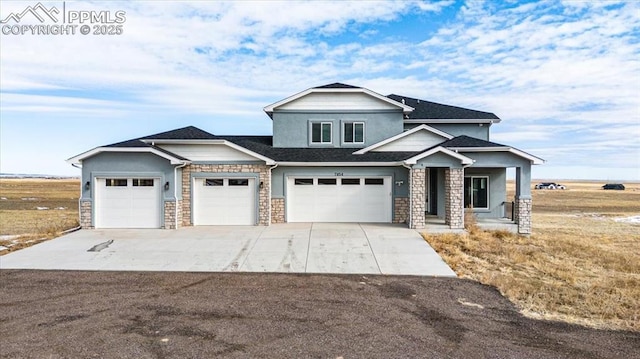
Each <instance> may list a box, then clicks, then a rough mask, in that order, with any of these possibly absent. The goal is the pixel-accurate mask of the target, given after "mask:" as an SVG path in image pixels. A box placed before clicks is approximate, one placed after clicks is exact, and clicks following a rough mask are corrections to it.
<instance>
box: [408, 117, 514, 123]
mask: <svg viewBox="0 0 640 359" xmlns="http://www.w3.org/2000/svg"><path fill="white" fill-rule="evenodd" d="M425 122H438V123H500V122H502V120H501V119H499V118H497V119H491V118H409V119H405V120H404V123H425Z"/></svg>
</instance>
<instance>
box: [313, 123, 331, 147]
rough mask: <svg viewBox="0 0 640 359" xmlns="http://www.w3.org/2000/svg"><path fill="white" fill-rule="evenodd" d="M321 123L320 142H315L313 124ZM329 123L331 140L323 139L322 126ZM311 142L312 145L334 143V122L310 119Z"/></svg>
mask: <svg viewBox="0 0 640 359" xmlns="http://www.w3.org/2000/svg"><path fill="white" fill-rule="evenodd" d="M316 123H319V124H320V142H313V125H314V124H316ZM325 124H328V125H329V128H330V129H331V130H330V131H329V142H324V141H322V127H323V126H324V125H325ZM309 143H310V144H312V145H331V144H333V122H331V121H314V120H311V121H309Z"/></svg>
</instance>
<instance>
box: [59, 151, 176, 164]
mask: <svg viewBox="0 0 640 359" xmlns="http://www.w3.org/2000/svg"><path fill="white" fill-rule="evenodd" d="M103 152H129V153H152V154H154V155H156V156H159V157H162V158H164V159H167V160H169V162H171V164H172V165H180V164H183V163H189V161H185V160H182V159H179V158H176V157H173V156H171V155H169V154H168V153H164V152H162V151H159V150H157V149H155V148H153V147H96V148H94V149H92V150H89V151H87V152H84V153H81V154H79V155H77V156H75V157H71V158H69V159H68V160H67V161H66V162H67V163H70V164H72V165H73V164H80V163H82V161H83V160H85V159H87V158H89V157H92V156H95V155H97V154H99V153H103Z"/></svg>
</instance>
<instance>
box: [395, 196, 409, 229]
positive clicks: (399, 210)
mask: <svg viewBox="0 0 640 359" xmlns="http://www.w3.org/2000/svg"><path fill="white" fill-rule="evenodd" d="M408 221H409V197H396V198H395V199H394V203H393V223H407V222H408Z"/></svg>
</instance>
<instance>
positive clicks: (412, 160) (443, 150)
mask: <svg viewBox="0 0 640 359" xmlns="http://www.w3.org/2000/svg"><path fill="white" fill-rule="evenodd" d="M438 152H441V153H444V154H445V155H448V156H451V157H453V158H457V159H459V160H460V163H461V164H463V165H471V164H473V160H472V159H471V158H469V157H467V156H464V155H461V154H460V153H457V152H454V151H451V150H449V149H446V148H444V147H442V146H438V147H434V148H432V149H430V150H428V151H425V152H422V153H421V154H419V155H416V156H413V157H411V158H409V159H407V160H405V161H404V163H406V164H408V165H415V164H416V163H418V161H420V160H421V159H423V158H425V157H429V156H431V155H433V154H435V153H438Z"/></svg>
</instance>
